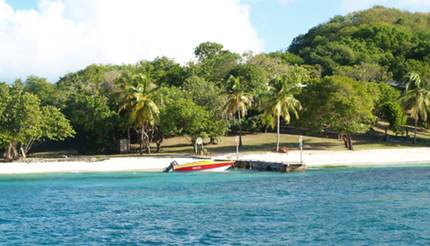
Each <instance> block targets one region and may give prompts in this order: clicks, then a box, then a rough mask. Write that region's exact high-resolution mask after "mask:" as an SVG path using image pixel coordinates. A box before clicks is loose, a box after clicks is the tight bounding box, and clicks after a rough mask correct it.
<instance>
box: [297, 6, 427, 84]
mask: <svg viewBox="0 0 430 246" xmlns="http://www.w3.org/2000/svg"><path fill="white" fill-rule="evenodd" d="M289 51H290V52H292V53H294V54H296V55H299V56H300V57H302V58H303V59H304V61H305V63H307V64H319V65H321V66H322V68H323V72H324V74H326V75H330V74H334V73H336V70H338V69H339V66H354V65H358V64H363V63H370V64H379V65H381V66H383V67H386V68H387V69H388V71H389V72H391V73H392V75H393V77H394V79H397V80H401V79H402V78H403V76H405V74H406V73H407V72H408V71H411V70H413V71H417V72H419V73H421V74H422V75H423V76H430V14H429V13H410V12H403V11H400V10H397V9H390V8H384V7H380V6H376V7H373V8H371V9H368V10H365V11H360V12H354V13H351V14H348V15H346V16H336V17H334V18H333V19H331V20H330V21H329V22H327V23H324V24H321V25H319V26H316V27H314V28H312V29H311V30H309V32H308V33H306V34H304V35H300V36H298V37H297V38H296V39H295V40H294V41H293V43H292V44H291V46H290V48H289Z"/></svg>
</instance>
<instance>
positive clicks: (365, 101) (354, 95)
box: [301, 76, 377, 150]
mask: <svg viewBox="0 0 430 246" xmlns="http://www.w3.org/2000/svg"><path fill="white" fill-rule="evenodd" d="M369 87H370V85H369V84H368V83H363V82H358V81H355V80H353V79H350V78H348V77H342V76H332V77H326V78H324V79H323V80H322V81H321V82H319V83H315V84H310V85H309V86H308V87H306V88H305V89H304V92H303V96H302V100H303V101H302V102H303V109H304V112H303V114H302V118H301V119H302V122H303V123H304V125H306V126H309V127H311V128H314V129H318V130H325V129H330V130H333V131H336V132H338V133H339V134H340V135H341V136H342V137H343V139H344V143H345V147H346V148H348V149H349V150H352V149H353V146H352V137H351V134H357V133H364V132H366V131H368V130H369V128H370V127H371V126H372V125H373V124H374V123H375V121H376V117H375V116H374V115H373V111H374V107H375V101H376V100H377V98H376V97H375V96H374V95H373V93H372V90H371V88H369Z"/></svg>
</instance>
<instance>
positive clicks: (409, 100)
mask: <svg viewBox="0 0 430 246" xmlns="http://www.w3.org/2000/svg"><path fill="white" fill-rule="evenodd" d="M401 100H402V102H403V104H404V106H405V108H406V109H407V110H408V111H409V113H410V115H411V117H412V118H413V119H414V121H415V128H414V140H413V141H414V144H416V142H417V128H418V121H419V120H420V118H421V119H422V120H423V121H426V120H427V116H428V111H429V110H430V84H429V82H428V81H423V80H421V77H420V75H419V74H417V73H414V72H412V73H410V74H409V77H408V79H407V82H406V89H405V92H404V94H403V95H402V98H401Z"/></svg>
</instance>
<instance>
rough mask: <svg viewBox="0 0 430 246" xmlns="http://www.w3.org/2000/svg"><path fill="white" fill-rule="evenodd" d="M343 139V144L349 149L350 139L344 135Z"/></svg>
mask: <svg viewBox="0 0 430 246" xmlns="http://www.w3.org/2000/svg"><path fill="white" fill-rule="evenodd" d="M341 138H342V141H343V144H344V145H345V148H346V149H348V139H347V137H346V134H342V135H341Z"/></svg>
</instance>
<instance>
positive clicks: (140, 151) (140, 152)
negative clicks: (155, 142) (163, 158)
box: [139, 126, 145, 155]
mask: <svg viewBox="0 0 430 246" xmlns="http://www.w3.org/2000/svg"><path fill="white" fill-rule="evenodd" d="M144 131H145V127H144V126H142V127H141V128H140V148H139V154H140V155H143V141H144V139H143V138H144V135H143V134H144Z"/></svg>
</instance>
